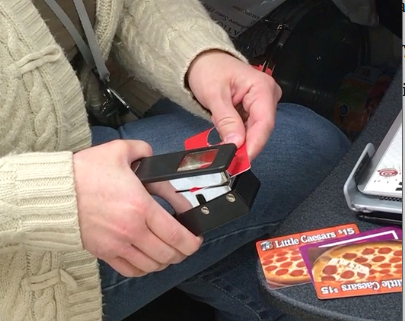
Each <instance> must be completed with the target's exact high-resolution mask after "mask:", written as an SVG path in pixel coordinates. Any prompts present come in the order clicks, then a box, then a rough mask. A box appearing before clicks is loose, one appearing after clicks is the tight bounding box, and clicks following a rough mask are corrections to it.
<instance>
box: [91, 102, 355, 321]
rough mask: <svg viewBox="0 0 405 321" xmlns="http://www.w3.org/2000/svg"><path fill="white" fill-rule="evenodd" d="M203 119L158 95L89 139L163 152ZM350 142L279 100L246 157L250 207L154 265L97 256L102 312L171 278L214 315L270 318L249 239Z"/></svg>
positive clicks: (155, 290)
mask: <svg viewBox="0 0 405 321" xmlns="http://www.w3.org/2000/svg"><path fill="white" fill-rule="evenodd" d="M210 126H211V125H210V124H209V123H208V122H206V121H204V120H202V119H201V118H198V117H196V116H194V115H192V114H190V113H188V112H186V111H184V110H182V109H180V108H179V107H178V106H176V105H175V104H173V103H171V102H169V101H167V100H162V101H160V102H159V103H158V104H157V105H156V106H155V107H154V108H153V109H152V111H151V112H150V114H149V116H148V117H146V118H144V119H141V120H138V121H136V122H134V123H129V124H126V125H124V126H123V127H121V128H120V129H119V130H118V131H116V130H114V129H111V128H106V127H93V129H92V131H93V144H94V145H96V144H100V143H104V142H107V141H110V140H114V139H138V140H144V141H146V142H148V143H149V144H150V145H151V146H152V149H153V151H154V154H162V153H167V152H172V151H177V150H181V149H183V148H184V147H183V142H184V140H185V139H186V138H188V137H190V136H192V135H194V134H196V133H198V132H200V131H203V130H205V129H208V128H209V127H210ZM349 145H350V143H349V141H348V140H347V139H346V137H345V136H344V135H343V134H342V133H341V132H340V131H339V130H338V129H337V128H336V127H335V126H333V125H332V124H331V123H330V122H329V121H327V120H325V119H323V118H321V117H319V116H317V115H316V114H315V113H314V112H312V111H310V110H309V109H307V108H304V107H301V106H297V105H293V104H279V106H278V110H277V116H276V122H275V128H274V131H273V133H272V135H271V137H270V139H269V140H268V142H267V144H266V146H265V148H264V149H263V151H262V152H261V153H260V154H259V156H258V157H257V158H256V159H255V160H254V161H253V162H252V171H253V172H254V173H255V175H256V176H257V177H258V178H259V179H260V181H261V188H260V190H259V193H258V195H257V198H256V200H255V203H254V205H253V208H252V210H251V211H250V213H248V214H247V215H245V216H244V217H242V218H240V219H238V220H236V221H233V222H230V223H228V224H226V225H224V226H221V227H219V228H217V229H215V230H212V231H210V232H208V233H206V234H205V235H204V243H203V245H202V246H201V248H200V249H199V251H198V252H197V253H195V254H194V255H192V256H191V257H189V258H187V259H186V260H185V261H183V262H182V263H180V264H177V265H172V266H169V267H168V268H167V269H165V270H163V271H161V272H157V273H152V274H149V275H146V276H145V277H142V278H124V277H122V276H120V275H119V274H118V273H116V272H114V271H113V270H112V269H111V268H110V267H109V266H108V265H107V264H105V263H104V262H102V261H100V274H101V279H102V289H103V300H104V304H105V305H104V313H105V320H108V321H110V320H111V321H118V320H122V319H123V318H124V317H126V316H128V315H130V314H132V313H133V312H135V311H136V310H138V309H140V308H141V307H143V306H144V305H146V304H147V303H149V302H150V301H152V300H153V299H155V298H156V297H158V296H159V295H161V294H163V293H164V292H166V291H167V290H169V289H171V288H173V287H176V286H177V287H178V288H179V289H181V290H182V291H184V292H187V293H188V294H189V295H191V296H193V297H194V298H196V299H198V300H201V301H204V302H207V303H208V304H210V305H212V306H214V307H215V308H217V311H218V312H217V314H218V319H220V320H221V321H222V320H224V321H225V320H232V321H239V320H241V321H242V320H252V321H253V320H274V318H275V317H276V316H277V315H278V312H277V311H276V309H274V308H272V307H270V306H268V305H267V304H266V303H265V302H262V299H261V297H260V293H259V292H258V290H257V284H256V269H255V268H254V266H255V262H256V259H255V252H254V248H253V245H252V242H253V241H254V240H256V239H258V238H260V237H263V235H269V234H271V233H272V232H273V231H274V230H275V228H276V226H277V224H278V223H279V222H280V221H282V220H283V219H285V218H286V217H287V216H288V214H289V213H291V211H293V210H294V209H295V208H296V207H297V206H298V205H299V204H300V203H301V202H302V201H303V200H304V199H305V198H306V197H307V196H308V195H309V194H310V193H311V192H312V191H313V190H314V189H315V188H316V187H317V186H318V185H319V184H320V183H321V181H322V180H323V179H324V178H325V177H326V175H327V174H328V173H329V172H330V171H331V169H332V168H333V167H334V166H336V164H337V162H338V161H339V160H340V159H341V157H342V156H343V155H344V153H345V152H346V151H347V149H348V148H349ZM304 228H305V227H303V229H304ZM245 245H246V246H245ZM244 283H246V284H247V285H245V286H242V287H241V285H242V284H244ZM255 284H256V287H255ZM248 288H249V291H246V290H247V289H248ZM241 294H242V295H241ZM285 318H287V317H284V318H283V319H282V320H287V319H285ZM280 320H281V319H280ZM288 320H289V319H288Z"/></svg>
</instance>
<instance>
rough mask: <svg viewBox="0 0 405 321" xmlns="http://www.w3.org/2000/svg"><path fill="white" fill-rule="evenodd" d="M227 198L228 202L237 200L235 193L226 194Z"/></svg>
mask: <svg viewBox="0 0 405 321" xmlns="http://www.w3.org/2000/svg"><path fill="white" fill-rule="evenodd" d="M226 200H227V201H228V202H231V203H233V202H235V200H236V199H235V195H233V194H228V195H226Z"/></svg>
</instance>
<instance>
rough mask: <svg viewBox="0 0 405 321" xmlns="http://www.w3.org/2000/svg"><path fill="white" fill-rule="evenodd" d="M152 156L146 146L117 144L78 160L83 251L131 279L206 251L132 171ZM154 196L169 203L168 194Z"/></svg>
mask: <svg viewBox="0 0 405 321" xmlns="http://www.w3.org/2000/svg"><path fill="white" fill-rule="evenodd" d="M151 153H152V151H151V148H150V146H149V145H148V144H146V143H145V142H142V141H113V142H110V143H106V144H103V145H99V146H96V147H91V148H88V149H85V150H82V151H80V152H78V153H76V154H74V156H73V157H74V159H73V167H74V176H75V186H76V193H77V206H78V216H79V225H80V232H81V237H82V242H83V246H84V248H85V249H86V250H87V251H89V252H90V253H91V254H93V255H94V256H96V257H97V258H99V259H102V260H104V261H105V262H106V263H108V264H109V265H110V266H111V267H112V268H113V269H115V270H116V271H118V272H119V273H121V274H122V275H124V276H127V277H135V276H142V275H145V274H147V273H150V272H153V271H159V270H162V269H164V268H165V267H166V266H168V265H169V264H175V263H179V262H181V261H182V260H183V259H184V258H185V257H187V256H189V255H191V254H193V253H194V252H195V251H197V250H198V248H199V247H200V245H201V239H200V238H199V237H197V236H195V235H194V234H192V233H191V232H190V231H189V230H187V229H186V228H185V227H184V226H183V225H181V224H180V223H179V222H178V221H177V220H176V219H175V218H173V217H172V216H171V215H170V214H169V213H168V212H166V211H165V210H164V209H163V208H162V207H161V206H160V205H159V204H158V203H157V202H156V201H155V200H154V199H153V197H152V196H151V195H150V194H149V192H148V191H147V190H146V189H145V187H144V186H143V185H142V183H141V182H140V180H139V179H138V178H137V177H136V175H135V174H134V172H133V170H132V169H131V164H132V163H133V162H135V161H136V160H138V159H140V158H143V157H147V156H151ZM151 190H153V191H155V192H156V193H157V194H159V193H160V195H159V196H161V197H163V198H164V194H165V190H166V189H162V188H158V187H157V185H152V186H151ZM167 201H169V202H170V203H174V204H175V203H176V200H170V199H168V200H167ZM171 201H172V202H171ZM180 203H181V202H180ZM172 205H173V204H172ZM183 205H184V204H183ZM173 207H175V205H173ZM179 207H181V204H179Z"/></svg>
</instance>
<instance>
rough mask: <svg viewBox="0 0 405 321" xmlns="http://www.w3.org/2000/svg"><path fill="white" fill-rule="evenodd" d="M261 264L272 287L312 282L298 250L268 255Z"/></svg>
mask: <svg viewBox="0 0 405 321" xmlns="http://www.w3.org/2000/svg"><path fill="white" fill-rule="evenodd" d="M261 263H262V267H263V272H264V275H265V277H266V280H267V282H268V283H269V284H271V285H274V286H285V285H293V284H299V283H306V282H309V281H310V279H309V275H308V273H307V268H306V266H305V262H304V261H303V259H302V256H301V253H300V251H299V250H298V248H289V249H282V250H279V251H274V252H272V253H268V254H266V255H264V256H263V257H262V258H261Z"/></svg>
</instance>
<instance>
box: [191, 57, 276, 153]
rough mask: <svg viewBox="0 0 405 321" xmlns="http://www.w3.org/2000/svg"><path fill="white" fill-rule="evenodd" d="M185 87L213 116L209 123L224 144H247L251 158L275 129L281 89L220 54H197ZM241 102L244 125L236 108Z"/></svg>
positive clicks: (232, 59)
mask: <svg viewBox="0 0 405 321" xmlns="http://www.w3.org/2000/svg"><path fill="white" fill-rule="evenodd" d="M187 81H188V84H189V86H190V89H191V91H192V92H193V94H194V96H195V98H196V99H197V100H198V102H199V103H200V104H201V105H203V106H204V107H205V108H207V109H208V110H209V111H210V112H211V114H212V122H213V124H214V126H215V127H216V128H217V130H218V133H219V135H220V136H221V138H222V140H223V141H224V142H225V143H234V144H236V145H237V146H238V147H240V146H241V145H242V144H243V143H246V148H247V152H248V155H249V157H250V158H251V159H253V158H254V157H256V156H257V154H258V153H259V152H260V151H261V149H262V148H263V147H264V145H265V143H266V141H267V139H268V138H269V135H270V133H271V131H272V129H273V127H274V120H275V119H274V118H275V111H276V105H277V102H278V101H279V100H280V98H281V89H280V87H279V86H278V85H277V84H276V82H275V81H274V79H273V78H272V77H271V76H269V75H267V74H266V73H264V72H261V71H259V70H256V69H254V68H253V67H252V66H250V65H247V64H245V63H244V62H242V61H240V60H239V59H236V58H235V57H233V56H231V55H230V54H227V53H225V52H222V51H218V50H212V51H207V52H204V53H202V54H201V55H199V56H198V57H197V58H196V59H195V60H194V61H193V62H192V64H191V66H190V68H189V70H188V78H187ZM239 103H242V105H243V108H244V110H245V112H246V113H247V121H246V123H245V124H244V123H243V121H242V118H241V116H240V114H239V113H238V112H237V110H236V109H235V106H237V105H238V104H239Z"/></svg>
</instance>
